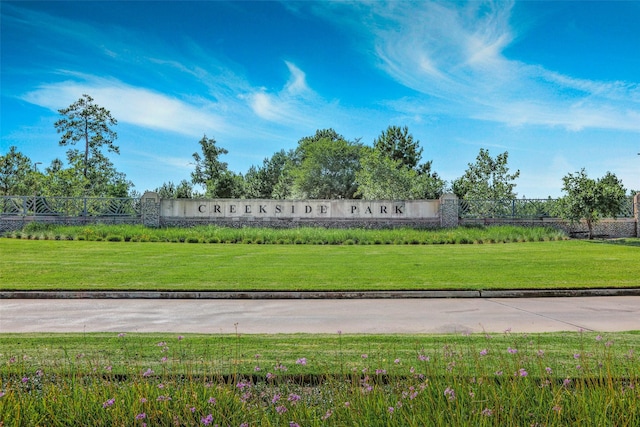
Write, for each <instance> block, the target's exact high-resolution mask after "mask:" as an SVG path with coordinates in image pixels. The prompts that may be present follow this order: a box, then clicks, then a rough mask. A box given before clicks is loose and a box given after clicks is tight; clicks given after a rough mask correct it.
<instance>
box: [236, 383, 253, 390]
mask: <svg viewBox="0 0 640 427" xmlns="http://www.w3.org/2000/svg"><path fill="white" fill-rule="evenodd" d="M236 387H238V388H239V389H240V390H243V389H244V388H246V387H251V383H248V382H246V381H240V382H239V383H238V384H236Z"/></svg>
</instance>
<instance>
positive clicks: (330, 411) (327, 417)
mask: <svg viewBox="0 0 640 427" xmlns="http://www.w3.org/2000/svg"><path fill="white" fill-rule="evenodd" d="M331 415H333V411H332V410H331V409H329V410H327V412H326V413H325V414H324V415H323V416H322V421H325V420H328V419H329V417H330V416H331Z"/></svg>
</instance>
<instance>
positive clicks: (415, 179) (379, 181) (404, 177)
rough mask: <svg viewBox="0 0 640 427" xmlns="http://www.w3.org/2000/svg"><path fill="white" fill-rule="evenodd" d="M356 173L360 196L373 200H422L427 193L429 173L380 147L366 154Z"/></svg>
mask: <svg viewBox="0 0 640 427" xmlns="http://www.w3.org/2000/svg"><path fill="white" fill-rule="evenodd" d="M360 163H361V168H360V169H359V170H358V172H356V182H357V184H358V191H357V193H356V194H357V195H360V196H362V198H363V199H369V200H376V199H377V200H407V199H420V198H422V197H423V195H424V193H425V187H426V182H425V179H424V178H426V177H427V175H419V174H418V172H416V170H415V169H412V168H409V167H407V166H405V165H403V164H401V161H400V160H393V159H392V158H391V157H388V156H386V155H385V154H383V153H382V152H380V151H379V150H376V149H370V150H369V151H368V153H367V154H365V155H364V156H362V160H361V162H360Z"/></svg>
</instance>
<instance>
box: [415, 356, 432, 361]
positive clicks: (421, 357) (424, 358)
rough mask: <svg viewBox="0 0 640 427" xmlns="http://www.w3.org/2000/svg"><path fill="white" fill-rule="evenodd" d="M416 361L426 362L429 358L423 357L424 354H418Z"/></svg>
mask: <svg viewBox="0 0 640 427" xmlns="http://www.w3.org/2000/svg"><path fill="white" fill-rule="evenodd" d="M418 360H420V361H421V362H428V361H429V360H431V359H430V358H429V356H425V355H424V354H419V355H418Z"/></svg>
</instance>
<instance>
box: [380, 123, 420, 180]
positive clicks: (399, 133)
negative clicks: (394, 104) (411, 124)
mask: <svg viewBox="0 0 640 427" xmlns="http://www.w3.org/2000/svg"><path fill="white" fill-rule="evenodd" d="M373 148H374V149H375V150H377V151H379V152H380V153H383V154H385V155H386V156H388V157H389V158H390V159H391V160H393V161H395V162H397V165H398V167H402V166H406V167H407V168H409V169H415V168H417V167H418V163H419V162H420V159H421V157H422V148H421V147H420V141H418V140H415V141H414V140H413V135H411V134H410V133H409V128H408V127H407V126H404V127H402V128H401V127H399V126H389V127H388V128H387V130H385V131H383V132H382V133H381V134H380V136H379V137H378V138H376V139H375V140H374V141H373Z"/></svg>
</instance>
